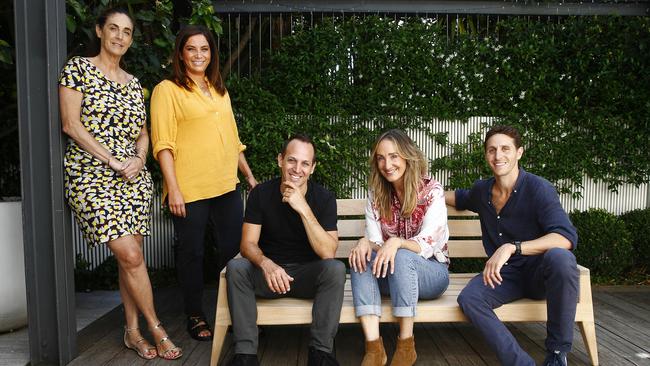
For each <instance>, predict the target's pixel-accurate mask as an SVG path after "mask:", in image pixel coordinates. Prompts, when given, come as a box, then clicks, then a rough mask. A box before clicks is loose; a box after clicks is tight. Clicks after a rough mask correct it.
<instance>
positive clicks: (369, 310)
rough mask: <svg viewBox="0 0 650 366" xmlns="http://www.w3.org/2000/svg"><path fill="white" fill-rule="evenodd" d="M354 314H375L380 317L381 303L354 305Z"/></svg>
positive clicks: (358, 315)
mask: <svg viewBox="0 0 650 366" xmlns="http://www.w3.org/2000/svg"><path fill="white" fill-rule="evenodd" d="M354 315H356V316H357V318H358V317H360V316H364V315H377V316H378V317H381V305H361V306H355V307H354Z"/></svg>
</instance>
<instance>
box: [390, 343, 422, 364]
mask: <svg viewBox="0 0 650 366" xmlns="http://www.w3.org/2000/svg"><path fill="white" fill-rule="evenodd" d="M417 358H418V355H417V353H415V338H414V337H413V336H410V337H409V338H406V339H400V338H399V337H397V347H396V349H395V354H394V355H393V360H392V361H391V363H390V366H413V364H414V363H415V360H416V359H417Z"/></svg>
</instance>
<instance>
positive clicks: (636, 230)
mask: <svg viewBox="0 0 650 366" xmlns="http://www.w3.org/2000/svg"><path fill="white" fill-rule="evenodd" d="M621 220H623V223H625V227H626V228H627V231H628V232H629V233H630V238H631V240H632V251H633V256H634V267H635V268H637V269H646V270H648V269H650V208H646V209H638V210H633V211H629V212H626V213H624V214H623V215H621Z"/></svg>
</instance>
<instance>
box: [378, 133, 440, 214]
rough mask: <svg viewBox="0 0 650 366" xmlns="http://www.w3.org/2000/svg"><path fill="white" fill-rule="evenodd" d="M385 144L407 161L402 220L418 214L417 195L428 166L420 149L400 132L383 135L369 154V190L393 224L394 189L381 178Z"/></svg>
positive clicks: (382, 212)
mask: <svg viewBox="0 0 650 366" xmlns="http://www.w3.org/2000/svg"><path fill="white" fill-rule="evenodd" d="M384 140H389V141H392V142H393V144H395V149H396V150H397V154H398V155H399V156H400V157H402V158H403V159H404V160H406V169H405V171H404V197H403V202H402V212H401V213H400V214H401V216H402V217H409V216H411V214H412V213H413V210H415V207H416V206H417V200H418V191H419V189H420V187H421V185H422V178H424V177H426V176H427V174H428V167H427V166H428V162H427V159H426V158H425V157H424V154H423V153H422V151H421V150H420V148H419V147H418V146H417V145H416V144H415V142H413V140H411V138H410V137H409V136H408V135H407V134H406V133H404V132H403V131H401V130H398V129H393V130H389V131H386V132H384V133H383V134H381V136H379V137H378V138H377V140H376V141H375V144H374V145H373V148H372V153H371V154H370V162H369V163H370V177H369V180H368V187H369V188H370V190H371V191H372V192H373V193H374V202H373V203H374V205H375V207H377V208H378V210H379V214H380V216H381V217H382V218H383V219H385V220H388V221H392V217H393V216H392V215H391V210H390V206H391V193H393V185H392V184H391V183H390V182H388V181H387V180H386V178H384V176H383V175H381V172H380V171H379V167H378V164H377V147H378V146H379V143H381V142H382V141H384Z"/></svg>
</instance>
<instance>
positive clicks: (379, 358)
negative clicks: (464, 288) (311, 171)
mask: <svg viewBox="0 0 650 366" xmlns="http://www.w3.org/2000/svg"><path fill="white" fill-rule="evenodd" d="M448 239H449V230H448V228H447V206H446V205H445V197H444V190H443V187H442V185H440V183H438V182H437V181H435V180H434V179H432V178H431V177H429V176H428V175H427V160H426V158H425V157H424V154H422V151H420V149H419V148H418V147H417V145H416V144H415V143H414V142H413V140H411V139H410V138H409V137H408V136H407V135H406V134H405V133H404V132H402V131H400V130H390V131H387V132H385V133H383V134H382V135H381V136H379V138H378V139H377V141H376V142H375V145H374V147H373V150H372V154H371V158H370V181H369V195H368V203H367V206H366V234H365V236H364V237H363V238H361V239H360V240H359V243H358V244H357V245H356V246H355V247H354V248H353V249H352V250H351V252H350V256H349V260H350V266H351V267H352V270H353V271H352V273H351V280H352V297H353V301H354V307H355V314H356V316H357V317H359V319H360V321H361V326H362V328H363V333H364V336H365V339H366V353H365V356H364V358H363V361H362V363H361V364H362V365H363V366H371V365H372V366H374V365H380V366H381V365H384V364H386V361H387V357H386V352H385V350H384V346H383V340H382V338H381V337H380V336H379V318H380V317H381V294H384V295H390V298H391V303H392V308H393V316H395V317H397V318H398V319H399V326H400V332H399V337H398V339H397V347H396V350H395V354H394V355H393V359H392V362H391V365H393V366H397V365H413V363H415V359H416V358H417V355H416V352H415V342H414V338H413V318H414V317H415V314H416V310H417V309H416V308H417V301H418V299H434V298H436V297H439V296H440V295H442V293H443V292H444V291H445V290H446V289H447V286H448V285H449V272H448V270H447V266H448V264H449V256H448V255H447V240H448Z"/></svg>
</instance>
